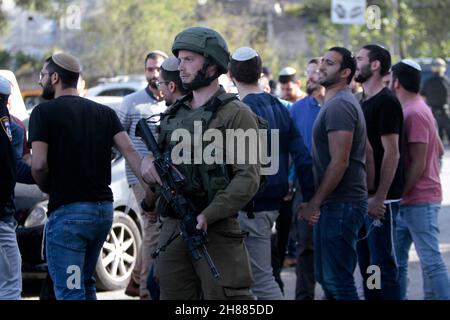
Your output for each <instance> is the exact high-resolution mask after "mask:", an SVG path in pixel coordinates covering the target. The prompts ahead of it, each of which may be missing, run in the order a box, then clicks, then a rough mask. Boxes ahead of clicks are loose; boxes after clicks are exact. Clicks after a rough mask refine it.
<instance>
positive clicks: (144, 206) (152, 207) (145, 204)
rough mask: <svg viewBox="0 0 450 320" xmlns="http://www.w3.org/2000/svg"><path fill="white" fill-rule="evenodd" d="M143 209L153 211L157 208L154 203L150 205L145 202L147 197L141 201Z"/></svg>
mask: <svg viewBox="0 0 450 320" xmlns="http://www.w3.org/2000/svg"><path fill="white" fill-rule="evenodd" d="M141 209H142V210H144V211H145V212H151V211H153V210H155V204H153V205H152V206H149V205H147V203H146V202H145V199H142V201H141Z"/></svg>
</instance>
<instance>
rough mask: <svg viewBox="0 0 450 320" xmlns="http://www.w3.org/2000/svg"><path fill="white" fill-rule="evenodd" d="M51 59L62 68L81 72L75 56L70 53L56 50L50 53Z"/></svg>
mask: <svg viewBox="0 0 450 320" xmlns="http://www.w3.org/2000/svg"><path fill="white" fill-rule="evenodd" d="M52 60H53V62H54V63H55V64H57V65H58V66H60V67H61V68H63V69H64V70H68V71H70V72H74V73H80V72H81V65H80V62H79V61H78V59H77V58H75V57H74V56H72V55H71V54H68V53H64V52H56V53H54V54H53V55H52Z"/></svg>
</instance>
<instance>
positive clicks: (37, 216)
mask: <svg viewBox="0 0 450 320" xmlns="http://www.w3.org/2000/svg"><path fill="white" fill-rule="evenodd" d="M46 221H47V206H45V205H43V204H37V205H36V206H35V207H34V208H33V210H31V212H30V214H29V215H28V217H27V219H26V220H25V223H24V227H26V228H31V227H37V226H39V225H42V224H45V222H46Z"/></svg>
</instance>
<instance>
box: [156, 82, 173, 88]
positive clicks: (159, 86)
mask: <svg viewBox="0 0 450 320" xmlns="http://www.w3.org/2000/svg"><path fill="white" fill-rule="evenodd" d="M169 82H170V81H157V82H156V86H157V87H158V89H161V84H163V83H164V84H166V83H169Z"/></svg>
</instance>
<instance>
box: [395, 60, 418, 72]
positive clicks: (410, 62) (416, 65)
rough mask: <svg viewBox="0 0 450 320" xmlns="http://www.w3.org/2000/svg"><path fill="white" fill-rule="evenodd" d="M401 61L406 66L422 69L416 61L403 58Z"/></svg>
mask: <svg viewBox="0 0 450 320" xmlns="http://www.w3.org/2000/svg"><path fill="white" fill-rule="evenodd" d="M400 62H401V63H404V64H406V65H408V66H410V67H411V68H414V69H416V70H418V71H422V68H421V67H420V65H419V64H418V63H417V62H415V61H414V60H411V59H403V60H402V61H400Z"/></svg>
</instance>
